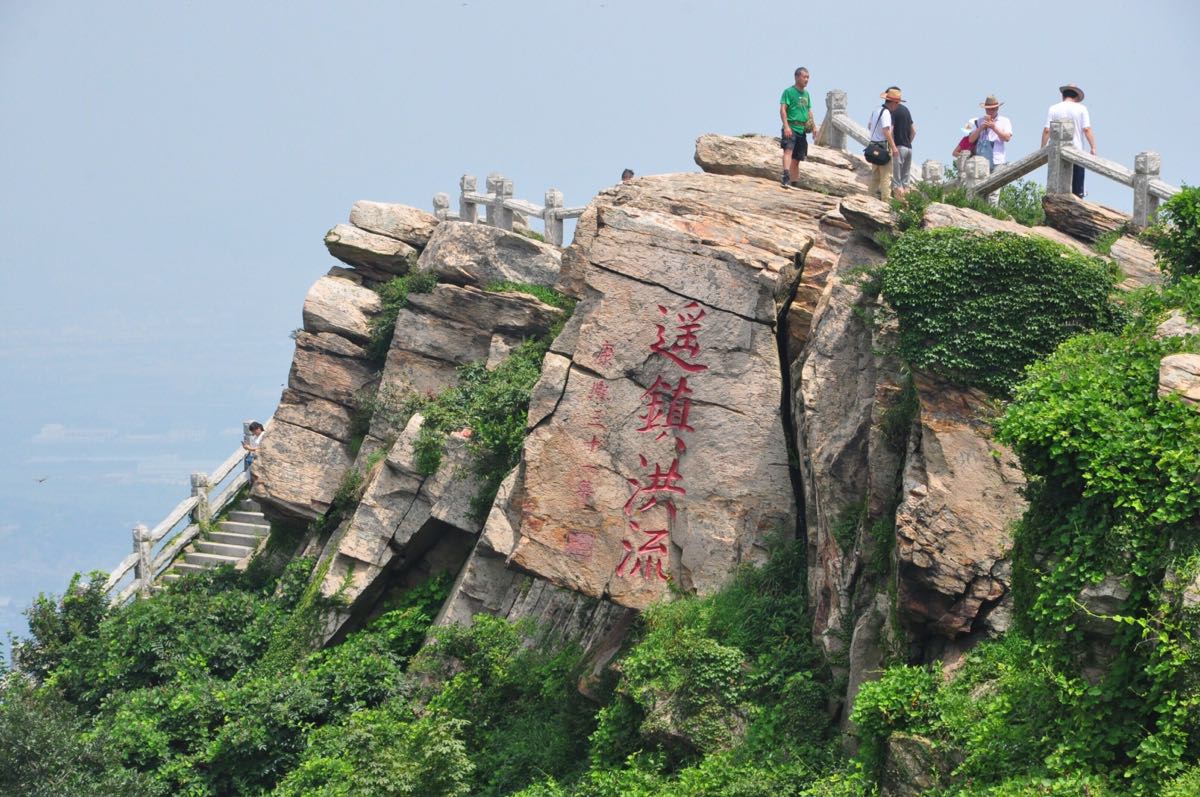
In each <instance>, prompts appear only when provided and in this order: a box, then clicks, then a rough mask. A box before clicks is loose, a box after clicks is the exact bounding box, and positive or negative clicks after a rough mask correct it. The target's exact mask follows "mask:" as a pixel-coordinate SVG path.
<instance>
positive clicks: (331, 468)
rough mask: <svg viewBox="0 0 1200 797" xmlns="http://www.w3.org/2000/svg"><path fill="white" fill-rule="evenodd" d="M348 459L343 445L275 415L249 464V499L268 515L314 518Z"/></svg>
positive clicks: (334, 489) (323, 508)
mask: <svg viewBox="0 0 1200 797" xmlns="http://www.w3.org/2000/svg"><path fill="white" fill-rule="evenodd" d="M293 395H297V394H295V393H293ZM352 461H353V458H352V457H351V456H350V451H349V449H348V448H347V447H346V444H345V443H344V442H343V441H341V440H338V439H336V438H333V437H329V436H327V435H324V434H322V433H321V432H319V431H314V430H313V429H310V428H306V427H304V426H298V425H296V424H293V423H289V422H287V421H285V420H283V419H281V418H278V417H277V418H276V419H275V422H274V423H273V424H271V429H270V431H268V432H267V433H266V435H264V436H263V441H262V445H261V446H260V448H259V453H258V456H257V457H256V458H255V460H254V488H253V489H252V490H251V496H252V497H253V498H255V499H257V500H258V501H260V502H262V503H263V504H264V506H265V507H266V508H268V509H271V510H274V514H283V515H286V516H289V517H293V518H300V519H302V520H316V519H318V518H319V517H321V516H322V515H324V514H325V512H326V511H327V510H328V509H329V505H330V503H332V501H333V496H334V494H335V493H336V492H337V488H338V484H339V483H340V481H341V478H342V474H343V473H345V471H346V469H347V468H349V467H350V463H351V462H352Z"/></svg>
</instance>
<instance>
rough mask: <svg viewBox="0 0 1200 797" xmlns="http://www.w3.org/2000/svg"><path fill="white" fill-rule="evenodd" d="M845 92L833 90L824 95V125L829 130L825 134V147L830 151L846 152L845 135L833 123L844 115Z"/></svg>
mask: <svg viewBox="0 0 1200 797" xmlns="http://www.w3.org/2000/svg"><path fill="white" fill-rule="evenodd" d="M846 107H847V106H846V92H844V91H842V90H841V89H834V90H833V91H830V92H827V93H826V94H825V125H827V126H828V128H829V130H828V132H827V133H826V134H825V138H826V139H827V140H828V144H826V146H828V147H830V148H832V149H838V150H841V151H843V152H845V151H846V133H845V132H844V131H842V130H839V129H838V126H837V125H835V124H834V123H833V120H834V117H836V116H839V115H840V116H845V115H846Z"/></svg>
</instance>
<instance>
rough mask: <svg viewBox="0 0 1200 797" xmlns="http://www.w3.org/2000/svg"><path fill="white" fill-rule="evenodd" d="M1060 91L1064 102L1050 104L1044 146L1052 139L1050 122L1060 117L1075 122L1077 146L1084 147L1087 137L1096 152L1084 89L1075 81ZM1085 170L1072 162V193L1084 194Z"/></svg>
mask: <svg viewBox="0 0 1200 797" xmlns="http://www.w3.org/2000/svg"><path fill="white" fill-rule="evenodd" d="M1058 91H1059V93H1060V94H1062V102H1060V103H1057V104H1055V105H1051V106H1050V110H1049V111H1048V112H1047V113H1046V126H1045V127H1044V128H1042V146H1043V147H1044V146H1046V143H1047V142H1048V141H1049V140H1050V123H1051V122H1055V121H1057V120H1059V119H1070V120H1071V121H1072V122H1074V123H1075V147H1076V148H1077V149H1080V150H1082V149H1083V139H1084V138H1087V141H1088V146H1089V148H1090V149H1089V151H1090V152H1091V153H1092V154H1093V155H1095V154H1096V138H1095V136H1093V135H1092V117H1091V114H1089V113H1088V109H1087V107H1086V106H1084V104H1083V89H1081V88H1079V87H1078V86H1076V85H1075V84H1074V83H1068V84H1067V85H1065V86H1059V87H1058ZM1085 173H1086V172H1085V170H1084V168H1083V167H1082V166H1079V165H1077V164H1072V171H1071V193H1072V194H1074V195H1075V196H1079V197H1081V196H1083V176H1084V174H1085Z"/></svg>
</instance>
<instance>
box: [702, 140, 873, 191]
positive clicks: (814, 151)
mask: <svg viewBox="0 0 1200 797" xmlns="http://www.w3.org/2000/svg"><path fill="white" fill-rule="evenodd" d="M780 152H781V150H780V147H779V139H778V138H771V137H769V136H756V135H747V136H722V135H716V134H713V133H709V134H706V135H703V136H700V138H698V139H696V154H695V161H696V165H697V166H699V167H700V168H701V169H703V170H704V171H706V172H709V173H710V174H737V175H744V176H747V177H760V178H762V179H765V180H771V181H772V182H775V183H778V182H779V175H780V172H781V171H782V165H783V164H782V161H781V158H780ZM797 172H798V174H799V179H797V180H796V182H795V183H793V185H795V186H798V187H800V188H804V189H808V190H810V191H817V192H820V193H823V194H832V195H834V196H847V195H849V194H856V193H863V192H865V191H866V190H867V185H868V181H869V179H870V171H869V170H868V169H867V168H866V166H865V164H862V160H861V159H860V158H854V157H852V156H850V155H847V154H846V153H844V152H839V151H838V150H835V149H827V148H825V147H818V146H817V145H815V144H812V145H810V146H809V148H808V159H807V160H804V161H801V162H800V163H799V164H798V165H797ZM779 190H781V191H782V190H784V189H782V188H780V189H779Z"/></svg>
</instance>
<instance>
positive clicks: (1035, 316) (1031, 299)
mask: <svg viewBox="0 0 1200 797" xmlns="http://www.w3.org/2000/svg"><path fill="white" fill-rule="evenodd" d="M1115 282H1116V274H1115V272H1114V271H1113V269H1112V267H1111V265H1110V264H1108V263H1105V262H1103V261H1101V260H1099V259H1095V258H1088V257H1084V256H1082V255H1079V254H1078V253H1076V252H1073V251H1070V250H1068V249H1066V248H1065V247H1062V246H1060V245H1058V244H1055V243H1053V242H1051V241H1048V240H1046V239H1044V238H1038V237H1034V236H1028V237H1026V236H1020V235H1014V234H1011V233H994V234H992V235H980V234H977V233H971V232H968V231H966V230H959V229H953V228H948V229H936V230H920V229H913V230H910V231H909V232H907V233H905V234H904V235H903V236H902V237H901V238H900V240H899V241H897V242H896V243H895V245H894V246H892V248H891V250H890V251H889V252H888V261H887V266H886V268H884V270H883V283H882V287H883V297H884V299H886V300H887V302H888V304H889V305H890V306H891V307H892V308H893V309H895V311H896V313H897V315H898V316H899V320H900V353H901V355H902V356H903V357H904V358H905V359H906V360H907V361H908V362H910V363H911V364H913V365H914V366H916V367H918V368H921V369H927V370H931V371H934V372H936V373H939V374H941V375H942V376H945V377H947V378H948V379H950V380H951V381H953V382H957V383H959V384H963V385H970V386H978V387H982V388H984V389H986V390H988V391H990V392H992V393H995V394H998V395H1006V394H1008V393H1009V391H1011V390H1012V388H1013V386H1014V385H1015V384H1016V382H1017V381H1018V380H1019V379H1020V378H1021V375H1022V373H1023V371H1024V369H1025V367H1026V366H1027V365H1029V364H1030V363H1032V362H1034V361H1035V360H1037V359H1038V358H1040V357H1044V356H1046V355H1047V354H1049V353H1050V352H1052V351H1054V348H1055V347H1056V346H1057V345H1058V344H1059V343H1061V342H1063V341H1064V340H1066V339H1067V338H1068V337H1070V336H1071V335H1073V334H1076V333H1078V332H1081V331H1084V330H1088V329H1115V328H1117V327H1118V326H1119V324H1120V322H1121V320H1122V318H1123V314H1122V312H1121V311H1120V309H1119V308H1117V307H1116V306H1114V305H1113V304H1112V303H1110V301H1109V294H1110V293H1111V292H1112V289H1113V286H1114V284H1115Z"/></svg>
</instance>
